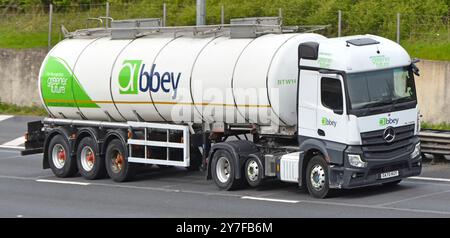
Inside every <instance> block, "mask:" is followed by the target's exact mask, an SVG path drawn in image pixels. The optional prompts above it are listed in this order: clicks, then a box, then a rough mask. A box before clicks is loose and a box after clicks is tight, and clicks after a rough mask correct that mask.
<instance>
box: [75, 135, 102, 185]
mask: <svg viewBox="0 0 450 238" xmlns="http://www.w3.org/2000/svg"><path fill="white" fill-rule="evenodd" d="M77 165H78V171H79V172H80V174H81V176H83V177H84V178H85V179H89V180H94V179H99V178H103V177H105V176H106V168H105V160H104V159H103V158H102V157H100V155H99V151H98V146H97V144H96V143H95V141H94V140H93V139H92V138H91V137H86V138H83V139H82V140H81V141H80V144H79V145H78V148H77Z"/></svg>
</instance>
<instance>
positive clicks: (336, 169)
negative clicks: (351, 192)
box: [329, 155, 422, 189]
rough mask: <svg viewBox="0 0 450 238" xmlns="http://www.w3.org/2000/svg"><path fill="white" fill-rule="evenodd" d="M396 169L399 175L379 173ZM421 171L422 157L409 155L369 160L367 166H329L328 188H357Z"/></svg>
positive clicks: (409, 175)
mask: <svg viewBox="0 0 450 238" xmlns="http://www.w3.org/2000/svg"><path fill="white" fill-rule="evenodd" d="M392 171H398V172H399V175H398V176H396V177H392V178H387V179H382V178H381V174H382V173H386V172H392ZM421 172H422V157H421V156H420V155H419V156H418V157H416V158H414V159H411V158H410V157H409V156H406V157H404V158H400V159H396V160H393V161H389V162H380V161H377V162H372V163H371V161H369V163H368V166H367V168H353V167H351V166H349V165H344V166H335V165H333V166H330V170H329V175H330V188H343V189H348V188H358V187H365V186H371V185H377V184H383V183H389V182H393V181H397V180H401V179H404V178H407V177H411V176H417V175H419V174H420V173H421Z"/></svg>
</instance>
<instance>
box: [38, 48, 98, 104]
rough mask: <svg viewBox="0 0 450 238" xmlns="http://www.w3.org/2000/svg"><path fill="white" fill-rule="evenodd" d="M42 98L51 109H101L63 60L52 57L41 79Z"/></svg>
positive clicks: (46, 63)
mask: <svg viewBox="0 0 450 238" xmlns="http://www.w3.org/2000/svg"><path fill="white" fill-rule="evenodd" d="M41 90H42V98H43V99H44V102H45V104H46V105H47V106H49V107H77V106H78V107H82V108H99V106H98V105H97V104H96V103H94V102H93V101H92V99H91V98H90V97H89V96H88V95H87V93H86V91H85V90H84V89H83V87H82V86H81V85H80V83H79V82H78V80H77V78H76V76H75V74H74V73H73V72H72V70H71V69H70V67H69V66H68V65H67V63H66V62H64V60H63V59H61V58H57V57H52V56H50V57H49V58H48V59H47V61H46V62H45V66H44V72H43V74H42V78H41Z"/></svg>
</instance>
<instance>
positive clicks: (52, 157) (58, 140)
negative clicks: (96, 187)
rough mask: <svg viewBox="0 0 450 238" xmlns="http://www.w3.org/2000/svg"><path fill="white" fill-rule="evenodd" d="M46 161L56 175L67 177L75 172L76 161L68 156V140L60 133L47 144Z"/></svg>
mask: <svg viewBox="0 0 450 238" xmlns="http://www.w3.org/2000/svg"><path fill="white" fill-rule="evenodd" d="M48 162H49V165H50V168H51V169H52V171H53V174H55V176H56V177H60V178H67V177H72V176H74V175H75V174H76V173H77V161H76V159H75V158H73V157H72V156H70V147H69V142H68V141H67V140H66V138H65V137H64V136H62V135H56V136H55V137H53V138H52V139H51V141H50V144H49V146H48Z"/></svg>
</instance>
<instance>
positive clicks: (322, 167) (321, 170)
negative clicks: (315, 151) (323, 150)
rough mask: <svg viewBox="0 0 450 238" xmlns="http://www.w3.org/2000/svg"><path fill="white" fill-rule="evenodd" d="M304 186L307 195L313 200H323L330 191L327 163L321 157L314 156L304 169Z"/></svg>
mask: <svg viewBox="0 0 450 238" xmlns="http://www.w3.org/2000/svg"><path fill="white" fill-rule="evenodd" d="M306 185H307V187H308V191H309V194H310V195H311V196H313V197H315V198H325V197H326V196H327V195H328V194H329V191H330V186H329V177H328V163H327V162H326V161H325V159H324V158H323V156H322V155H316V156H314V157H313V158H312V159H311V160H310V161H309V163H308V165H307V167H306Z"/></svg>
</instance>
